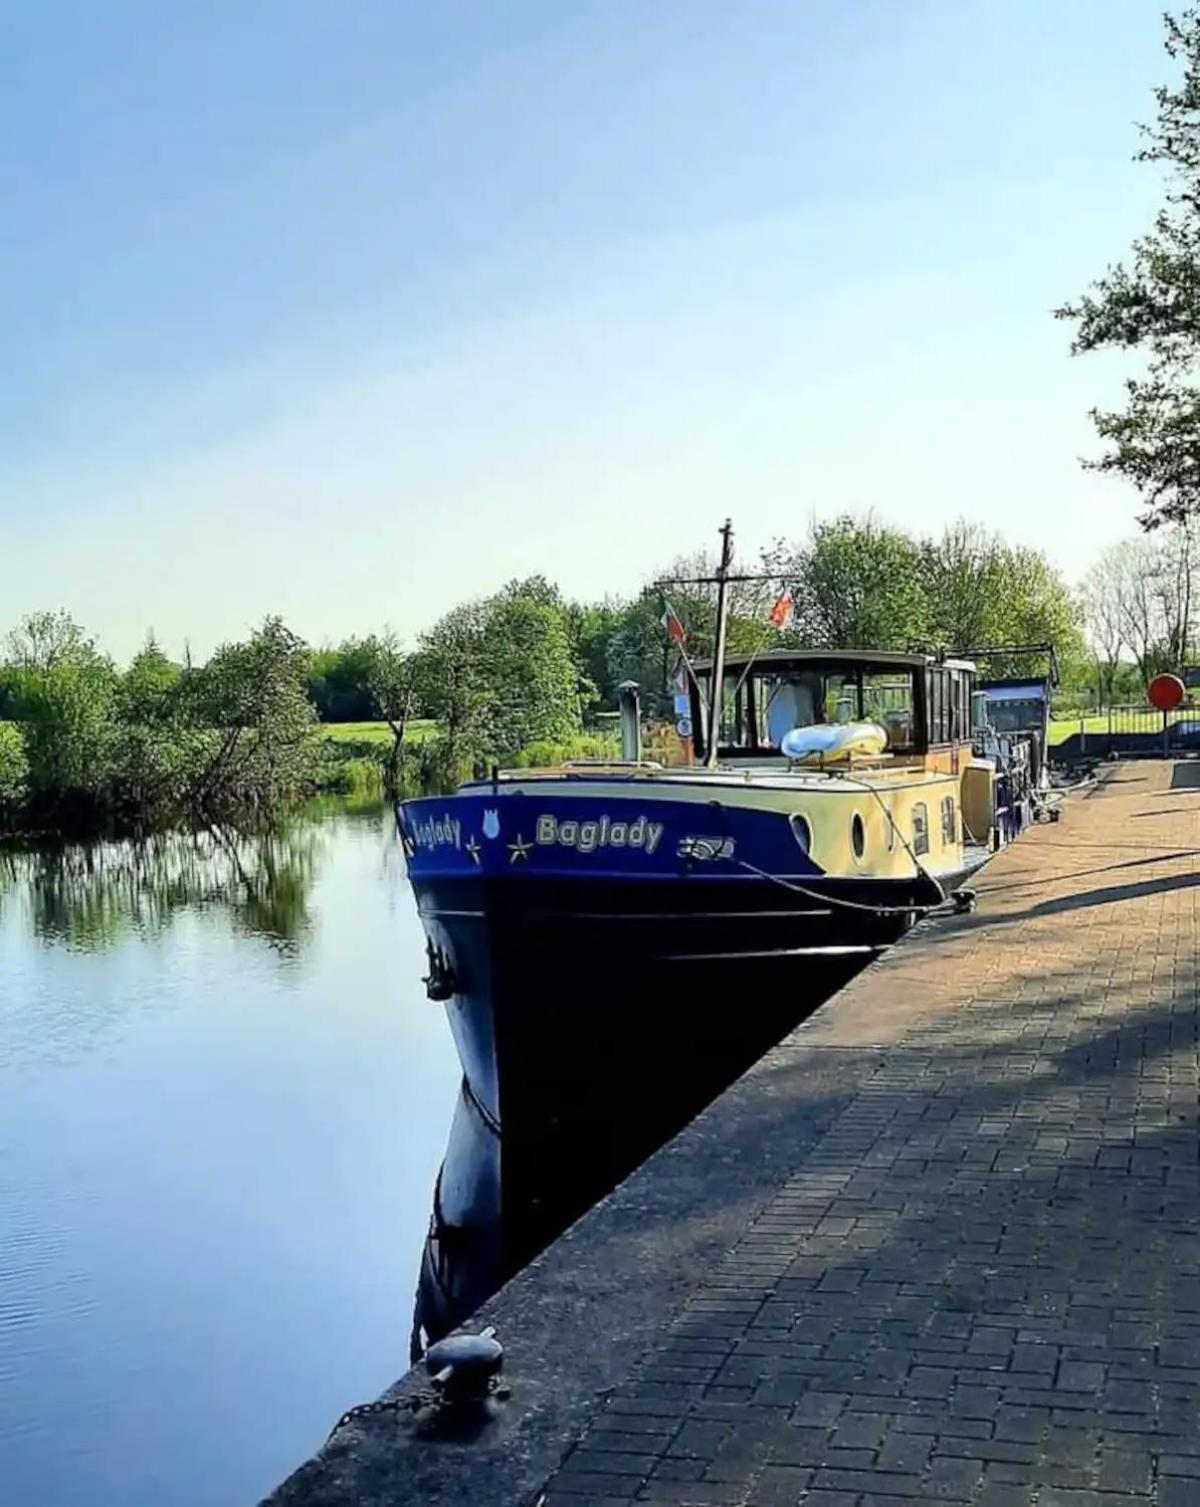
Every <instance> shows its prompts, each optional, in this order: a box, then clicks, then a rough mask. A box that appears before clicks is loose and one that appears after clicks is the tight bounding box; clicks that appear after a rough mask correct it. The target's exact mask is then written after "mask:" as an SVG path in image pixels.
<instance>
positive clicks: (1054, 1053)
mask: <svg viewBox="0 0 1200 1507" xmlns="http://www.w3.org/2000/svg"><path fill="white" fill-rule="evenodd" d="M1198 850H1200V764H1188V763H1167V762H1162V763H1152V762H1146V763H1137V764H1127V765H1122V766H1119V767H1118V768H1117V769H1116V770H1115V771H1113V772H1112V774H1111V777H1109V778H1107V779H1105V780H1104V781H1103V783H1102V784H1101V785H1100V786H1098V787H1097V788H1096V790H1095V791H1094V792H1093V793H1092V794H1091V795H1090V796H1088V797H1077V798H1074V799H1072V801H1071V802H1070V803H1069V805H1068V808H1067V812H1066V817H1065V820H1064V822H1063V823H1062V824H1061V825H1057V826H1048V827H1041V828H1038V829H1036V830H1035V831H1034V832H1033V833H1031V834H1029V835H1028V836H1027V837H1025V838H1024V839H1022V841H1021V842H1020V843H1019V844H1017V845H1016V846H1015V847H1013V848H1012V849H1010V850H1009V851H1008V852H1006V853H1004V854H1002V855H1001V856H1000V857H999V858H997V859H996V860H995V861H994V862H993V863H992V864H991V865H989V867H988V869H987V871H986V873H985V874H984V876H982V879H981V882H980V884H979V891H980V906H979V910H978V911H977V913H976V914H975V915H973V916H968V917H962V918H950V919H944V920H938V921H935V922H932V923H929V924H927V925H925V926H922V927H920V928H918V929H917V930H916V931H915V932H914V933H912V934H911V935H910V937H908V938H906V939H905V941H904V942H903V943H901V944H900V945H899V946H898V947H896V948H895V949H894V950H893V951H892V952H891V953H890V954H889V955H888V956H887V957H886V958H884V959H882V960H881V961H880V962H879V963H878V964H876V965H875V966H874V967H873V968H871V969H870V970H868V971H867V972H866V973H864V974H862V975H860V976H859V978H857V979H856V980H855V981H854V982H853V983H852V984H851V985H850V986H849V987H848V988H847V989H846V990H844V991H843V992H842V993H841V994H840V995H838V996H836V997H835V998H834V999H833V1000H832V1001H830V1002H829V1004H827V1005H826V1006H825V1007H824V1008H823V1009H822V1010H821V1011H819V1012H818V1013H817V1015H815V1016H814V1017H813V1018H812V1019H811V1020H810V1021H808V1022H807V1023H806V1024H805V1025H803V1026H802V1027H800V1028H799V1029H798V1030H797V1031H796V1032H794V1033H793V1034H792V1036H791V1037H789V1038H788V1040H787V1041H786V1042H784V1043H783V1044H781V1046H780V1047H779V1048H777V1049H776V1050H775V1051H774V1052H773V1053H771V1054H768V1056H767V1058H765V1059H764V1060H763V1062H762V1063H760V1064H758V1065H757V1066H756V1067H755V1068H754V1069H753V1070H752V1071H751V1073H749V1074H747V1076H746V1078H745V1079H743V1080H741V1081H740V1083H739V1084H738V1085H735V1087H734V1088H733V1089H732V1090H730V1093H729V1094H727V1095H726V1096H724V1098H723V1099H722V1100H718V1101H717V1103H716V1104H715V1105H714V1106H712V1108H711V1109H710V1110H709V1111H707V1112H706V1114H705V1115H704V1116H702V1117H701V1118H700V1120H698V1121H697V1122H696V1123H695V1124H694V1125H693V1126H692V1127H689V1129H688V1130H687V1131H685V1132H684V1134H683V1135H682V1136H681V1137H679V1138H678V1140H677V1141H676V1142H675V1143H672V1146H671V1147H668V1148H667V1149H666V1150H665V1151H664V1152H663V1153H660V1155H659V1156H658V1157H656V1158H653V1159H652V1160H651V1162H650V1163H648V1164H647V1166H646V1167H645V1168H644V1169H642V1170H641V1171H639V1173H637V1174H635V1176H634V1177H633V1178H631V1179H630V1180H629V1182H628V1183H626V1184H625V1185H624V1186H623V1188H622V1189H620V1190H618V1192H617V1194H616V1195H614V1197H613V1199H611V1200H609V1201H607V1203H606V1204H605V1205H601V1206H600V1207H599V1208H598V1209H597V1210H595V1211H594V1212H593V1214H591V1215H589V1216H587V1217H586V1218H585V1219H584V1220H582V1221H581V1222H580V1223H579V1224H578V1225H577V1226H576V1227H575V1228H574V1229H573V1230H572V1231H571V1232H570V1233H569V1234H568V1236H567V1237H565V1238H564V1240H562V1241H560V1242H558V1244H557V1245H556V1246H555V1247H553V1248H552V1249H551V1251H550V1252H548V1253H547V1254H546V1256H545V1257H543V1258H542V1259H541V1260H540V1261H539V1262H538V1263H535V1265H534V1267H532V1268H531V1269H530V1270H529V1271H528V1272H527V1273H525V1274H523V1275H522V1276H521V1277H520V1278H518V1279H517V1280H516V1281H515V1282H514V1283H512V1284H510V1287H509V1288H508V1289H506V1290H505V1292H503V1293H501V1294H500V1295H499V1296H498V1298H497V1299H495V1300H493V1303H492V1304H490V1305H489V1306H488V1309H487V1310H485V1315H484V1316H485V1317H488V1318H491V1320H492V1322H495V1323H497V1324H498V1325H499V1327H500V1329H501V1334H502V1336H503V1337H504V1338H505V1339H506V1342H508V1344H509V1354H510V1373H511V1385H512V1389H513V1394H512V1399H511V1400H510V1401H509V1402H507V1403H505V1404H502V1405H501V1409H500V1417H499V1419H498V1421H497V1422H496V1423H494V1424H493V1425H491V1427H490V1431H489V1430H485V1431H484V1435H483V1436H482V1438H481V1440H480V1441H479V1442H478V1443H477V1444H471V1445H463V1444H461V1443H455V1444H453V1445H450V1446H447V1445H445V1444H440V1445H439V1444H436V1443H431V1442H429V1441H428V1440H425V1441H423V1440H422V1439H421V1438H420V1437H419V1435H417V1434H414V1433H411V1432H410V1433H407V1434H406V1433H405V1432H404V1431H403V1428H402V1427H401V1426H392V1428H391V1431H390V1432H388V1433H386V1434H380V1433H379V1432H378V1428H377V1431H376V1432H375V1433H374V1434H371V1433H369V1432H367V1431H364V1432H363V1433H362V1434H356V1433H355V1430H353V1429H352V1430H347V1431H345V1434H346V1435H350V1436H351V1437H350V1438H349V1439H347V1438H345V1437H344V1436H340V1437H339V1442H338V1444H337V1445H336V1446H335V1447H334V1449H333V1450H332V1451H330V1452H328V1453H326V1454H325V1455H322V1456H320V1457H318V1458H317V1460H316V1461H314V1462H312V1463H310V1465H309V1466H307V1467H305V1468H304V1469H303V1470H302V1471H301V1472H299V1473H298V1474H297V1476H295V1477H293V1479H292V1481H291V1482H289V1483H287V1484H286V1485H285V1486H284V1487H283V1488H281V1491H280V1492H279V1493H278V1494H277V1498H276V1499H275V1500H277V1501H278V1502H279V1503H280V1504H281V1507H282V1504H285V1503H286V1504H288V1507H293V1504H296V1507H298V1504H300V1503H305V1504H313V1507H316V1504H322V1507H325V1504H333V1503H338V1504H350V1503H354V1504H356V1507H357V1504H366V1503H373V1502H376V1501H378V1502H383V1501H389V1502H408V1501H414V1502H415V1501H431V1500H438V1501H446V1502H450V1501H462V1502H464V1503H465V1502H471V1503H479V1504H484V1507H486V1504H491V1503H495V1504H497V1507H499V1504H501V1503H503V1504H505V1507H509V1504H511V1507H525V1504H528V1503H534V1502H543V1503H544V1507H618V1504H628V1503H631V1502H637V1503H645V1504H648V1507H667V1504H672V1507H687V1504H697V1507H700V1504H720V1507H724V1504H729V1507H735V1504H738V1507H740V1504H745V1507H792V1504H797V1507H800V1504H803V1507H885V1504H889V1507H895V1504H900V1503H906V1504H910V1503H912V1502H914V1501H917V1502H946V1503H970V1504H978V1507H1024V1504H1030V1507H1123V1504H1126V1507H1132V1504H1147V1503H1152V1502H1153V1503H1159V1504H1162V1507H1179V1504H1185V1503H1186V1504H1191V1507H1200V1426H1198V1425H1200V1217H1198V1216H1200V1210H1198V1204H1197V1193H1198V1183H1200V1156H1198V1147H1200V1143H1198V1111H1200V1074H1198V1059H1197V1000H1198V997H1197V968H1196V936H1197V910H1196V896H1197V893H1198V890H1197V886H1198V884H1200V867H1198V864H1197V856H1198ZM723 1147H726V1148H727V1155H725V1157H724V1160H722V1148H723ZM705 1158H708V1159H709V1160H710V1161H711V1180H712V1184H713V1186H712V1187H710V1188H709V1189H708V1190H707V1193H705V1192H704V1190H703V1189H702V1188H698V1187H697V1184H698V1183H699V1184H702V1183H703V1181H704V1166H703V1164H704V1159H705ZM689 1179H690V1181H689ZM702 1198H703V1199H704V1200H705V1201H704V1202H703V1204H702V1202H701V1199H702ZM656 1199H658V1200H659V1201H660V1202H659V1204H658V1205H656V1204H655V1200H656ZM672 1200H674V1203H673V1204H672V1202H671V1201H672ZM668 1211H669V1212H670V1213H671V1217H670V1219H669V1220H668V1219H667V1218H666V1217H665V1214H666V1212H668ZM651 1214H654V1215H655V1218H654V1221H653V1223H654V1228H653V1230H652V1231H651V1232H650V1233H649V1235H647V1233H646V1232H645V1231H644V1230H643V1231H642V1232H641V1234H640V1236H639V1235H637V1234H635V1233H633V1231H634V1229H635V1227H636V1225H637V1223H638V1220H639V1219H641V1220H642V1221H643V1222H645V1221H646V1220H648V1219H649V1218H650V1215H651ZM668 1232H669V1233H668ZM589 1257H590V1260H591V1264H589ZM639 1274H641V1275H640V1276H639ZM634 1289H636V1291H635V1290H634ZM639 1294H640V1295H641V1297H639ZM646 1294H649V1298H648V1299H647V1298H646V1296H645V1295H646ZM639 1301H641V1307H639V1306H638V1303H639ZM572 1319H573V1320H574V1322H573V1323H572V1322H571V1320H572ZM506 1324H507V1325H508V1326H509V1328H510V1329H511V1335H510V1332H509V1329H506V1327H505V1326H506ZM564 1332H566V1333H567V1334H568V1335H569V1340H570V1344H571V1345H574V1346H576V1347H578V1346H580V1345H583V1346H584V1347H586V1351H587V1355H586V1358H582V1357H580V1356H579V1355H578V1354H576V1356H575V1359H574V1360H572V1359H571V1350H570V1348H569V1346H567V1345H566V1344H565V1343H564V1340H563V1337H562V1336H563V1334H564ZM614 1334H615V1335H616V1336H617V1337H618V1338H619V1339H620V1341H621V1343H620V1344H616V1343H614V1342H613V1341H612V1338H611V1337H612V1335H614ZM573 1370H577V1371H578V1373H579V1375H578V1376H577V1377H573V1375H572V1371H573ZM504 1409H508V1410H509V1412H508V1414H507V1415H505V1414H504V1411H503V1410H504Z"/></svg>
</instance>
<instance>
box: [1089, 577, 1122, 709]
mask: <svg viewBox="0 0 1200 1507" xmlns="http://www.w3.org/2000/svg"><path fill="white" fill-rule="evenodd" d="M1082 595H1083V606H1084V613H1085V616H1086V621H1087V628H1088V636H1089V638H1090V641H1091V645H1092V652H1093V654H1094V656H1095V661H1096V671H1097V675H1096V679H1097V690H1098V692H1099V696H1100V700H1101V701H1102V702H1107V703H1108V704H1109V705H1110V706H1111V705H1112V703H1113V702H1114V701H1115V700H1116V684H1117V674H1118V671H1119V669H1120V665H1121V650H1122V649H1124V648H1125V647H1126V644H1125V623H1124V617H1123V612H1122V603H1121V578H1120V572H1119V570H1118V569H1117V568H1116V564H1115V562H1114V561H1113V560H1112V558H1111V551H1107V552H1106V554H1105V555H1103V556H1101V558H1100V559H1099V560H1097V562H1096V564H1095V565H1093V566H1092V568H1091V570H1089V571H1088V573H1087V575H1086V576H1085V577H1084V579H1083V590H1082Z"/></svg>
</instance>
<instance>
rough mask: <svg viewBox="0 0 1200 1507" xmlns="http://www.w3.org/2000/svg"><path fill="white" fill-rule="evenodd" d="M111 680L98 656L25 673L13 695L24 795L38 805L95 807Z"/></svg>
mask: <svg viewBox="0 0 1200 1507" xmlns="http://www.w3.org/2000/svg"><path fill="white" fill-rule="evenodd" d="M116 687H117V676H116V672H115V671H114V670H113V667H112V665H111V664H110V663H109V662H108V661H107V660H105V659H101V658H100V657H99V656H96V657H95V658H92V659H89V660H86V661H85V662H83V663H74V662H72V661H71V660H70V659H64V660H60V661H58V662H57V663H53V664H52V665H51V667H50V668H44V669H27V670H25V671H24V672H23V673H22V674H21V677H20V680H19V682H18V686H17V695H16V714H17V720H18V721H19V723H20V724H21V734H22V738H23V740H24V746H25V757H26V759H27V761H28V784H29V791H30V794H31V795H32V796H34V797H35V798H40V799H41V800H42V801H49V802H56V801H60V800H62V799H64V798H66V799H71V800H73V801H76V802H78V801H81V800H82V801H88V802H91V801H95V800H97V799H98V798H99V797H100V796H101V795H102V793H103V791H104V788H105V786H106V783H107V781H108V778H109V774H110V772H111V764H110V760H111V754H112V746H113V704H114V699H115V694H116Z"/></svg>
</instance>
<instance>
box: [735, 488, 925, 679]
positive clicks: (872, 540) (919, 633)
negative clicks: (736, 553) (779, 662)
mask: <svg viewBox="0 0 1200 1507" xmlns="http://www.w3.org/2000/svg"><path fill="white" fill-rule="evenodd" d="M763 560H764V564H765V566H766V568H767V569H768V570H770V571H772V572H778V573H779V574H780V575H781V576H782V577H783V578H784V579H786V580H790V581H791V582H792V583H793V586H792V591H793V595H794V597H795V600H796V617H795V624H794V627H793V629H792V631H791V633H790V634H789V638H790V639H791V640H792V641H794V642H797V643H802V644H805V645H808V646H810V647H812V648H821V649H909V648H913V647H914V646H918V645H921V644H924V643H925V642H926V641H927V640H928V637H929V629H930V623H929V610H928V600H927V597H926V592H925V585H924V578H923V574H922V556H921V548H920V546H919V545H918V544H917V543H916V541H915V540H913V539H912V538H910V537H909V535H908V534H905V533H903V532H901V531H900V530H899V529H894V528H889V527H888V526H887V525H886V524H882V523H880V522H878V520H876V519H875V518H874V517H872V516H871V515H870V514H868V515H867V516H866V517H865V518H861V519H859V518H854V517H852V516H851V515H850V514H842V515H841V516H840V517H838V518H834V519H831V520H828V521H826V522H816V521H814V522H813V524H812V525H811V527H810V529H809V535H808V539H807V540H806V541H804V542H802V543H800V544H789V543H787V542H786V541H782V540H781V541H778V542H777V543H776V544H775V545H774V546H772V548H771V549H769V550H767V551H766V552H765V553H764V556H763Z"/></svg>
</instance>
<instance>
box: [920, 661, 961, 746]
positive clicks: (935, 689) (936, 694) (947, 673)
mask: <svg viewBox="0 0 1200 1507" xmlns="http://www.w3.org/2000/svg"><path fill="white" fill-rule="evenodd" d="M925 706H926V714H927V718H928V723H929V742H930V744H931V745H934V746H936V745H937V744H939V743H956V742H957V743H964V742H967V741H968V740H969V739H970V737H971V681H970V676H969V675H968V674H967V673H966V671H964V670H961V669H954V668H948V667H946V666H944V665H930V666H929V668H928V669H927V670H926V671H925Z"/></svg>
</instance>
